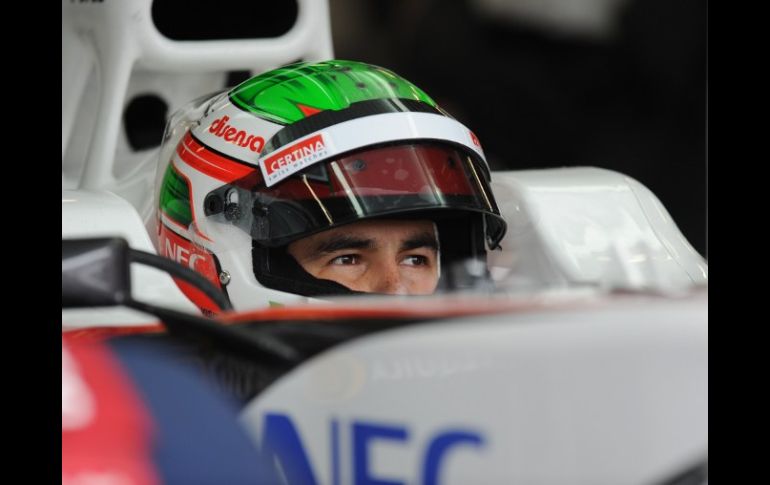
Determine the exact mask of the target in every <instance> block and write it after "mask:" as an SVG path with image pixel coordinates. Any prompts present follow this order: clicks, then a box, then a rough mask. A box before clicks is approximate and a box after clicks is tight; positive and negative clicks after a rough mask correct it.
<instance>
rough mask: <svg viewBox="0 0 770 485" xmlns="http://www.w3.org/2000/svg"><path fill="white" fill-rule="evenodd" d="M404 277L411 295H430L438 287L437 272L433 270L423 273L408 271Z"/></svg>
mask: <svg viewBox="0 0 770 485" xmlns="http://www.w3.org/2000/svg"><path fill="white" fill-rule="evenodd" d="M408 273H409V274H408V275H405V276H404V280H405V281H406V282H407V286H408V288H409V294H411V295H432V294H433V292H435V291H436V286H438V271H437V270H436V269H435V268H434V269H432V270H425V271H419V272H415V271H409V272H408Z"/></svg>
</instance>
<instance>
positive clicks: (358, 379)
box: [62, 1, 708, 485]
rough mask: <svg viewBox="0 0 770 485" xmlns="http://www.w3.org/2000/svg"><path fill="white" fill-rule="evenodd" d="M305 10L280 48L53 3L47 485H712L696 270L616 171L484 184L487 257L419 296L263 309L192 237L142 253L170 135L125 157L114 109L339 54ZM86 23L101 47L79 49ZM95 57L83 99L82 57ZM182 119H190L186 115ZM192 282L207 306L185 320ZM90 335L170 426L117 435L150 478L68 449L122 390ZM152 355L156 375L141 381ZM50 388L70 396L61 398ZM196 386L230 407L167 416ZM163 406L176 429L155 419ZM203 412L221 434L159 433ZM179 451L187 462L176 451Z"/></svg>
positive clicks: (132, 9)
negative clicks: (482, 266) (52, 450)
mask: <svg viewBox="0 0 770 485" xmlns="http://www.w3.org/2000/svg"><path fill="white" fill-rule="evenodd" d="M298 3H299V16H300V19H302V21H301V22H299V21H298V23H297V24H296V26H295V27H294V28H293V29H292V30H291V31H290V32H288V33H287V34H285V36H284V37H282V38H280V39H278V40H266V41H264V42H262V41H260V42H244V41H228V42H222V41H220V42H219V43H203V44H199V45H196V46H194V47H193V46H190V45H188V44H185V43H184V42H174V41H170V40H168V39H164V38H162V37H161V36H160V35H159V34H158V33H157V31H156V30H155V28H154V26H153V24H152V22H151V20H150V16H149V11H150V10H149V9H150V2H149V1H148V2H133V3H131V2H125V3H108V4H106V5H98V6H97V5H90V4H89V5H84V4H78V3H71V2H69V3H68V2H64V3H63V53H64V54H67V55H69V56H70V58H71V59H72V60H73V62H71V63H69V64H67V65H66V66H65V64H63V71H62V80H63V94H64V91H65V89H69V90H70V91H69V92H68V94H70V95H68V96H64V95H63V101H62V102H63V110H62V113H63V123H62V145H63V148H62V152H63V155H62V158H63V160H62V294H63V310H62V336H63V342H64V343H63V354H62V355H63V363H62V379H63V397H62V416H63V429H62V433H63V438H62V444H63V451H62V452H63V455H62V456H63V482H64V481H65V479H66V481H68V482H69V481H72V482H76V483H77V482H80V483H83V481H84V480H86V479H88V478H89V477H91V478H93V476H94V475H93V474H91V475H89V473H92V472H93V471H94V470H97V471H98V470H103V469H104V468H105V467H106V466H107V465H111V466H114V467H113V468H112V470H117V471H118V472H120V471H121V470H126V469H131V470H134V471H136V470H137V469H138V470H140V471H139V472H136V473H135V474H131V473H127V474H124V475H116V476H123V477H124V478H125V477H130V479H131V480H132V481H130V482H129V483H153V481H155V482H157V481H163V482H168V483H191V482H192V481H194V480H196V479H197V480H200V481H205V482H211V483H216V482H217V481H227V482H228V483H239V482H240V483H292V484H304V483H328V484H335V485H337V484H346V483H356V484H358V483H379V484H385V483H388V484H397V483H424V484H434V483H575V482H578V483H608V484H609V483H612V484H618V483H620V484H624V483H627V484H648V483H651V484H675V483H677V484H678V483H705V481H706V466H707V465H706V464H707V456H708V455H707V453H708V436H707V435H708V429H707V416H708V401H707V381H708V379H707V370H708V366H707V335H708V332H707V322H708V316H707V308H708V297H707V281H708V266H707V263H706V261H705V260H704V259H703V257H701V256H700V255H699V254H698V253H697V252H696V251H695V250H694V249H693V248H692V246H691V245H690V244H689V243H688V242H687V240H686V239H685V238H684V237H683V236H682V234H681V232H680V231H679V230H678V229H677V227H676V225H675V224H674V222H673V221H672V220H671V217H670V216H669V215H668V213H667V211H666V209H665V208H664V207H663V205H662V204H661V203H660V201H659V200H658V199H657V198H656V197H655V195H654V194H652V193H651V192H650V191H649V190H648V189H647V188H646V187H644V186H643V185H642V184H640V183H639V182H637V181H635V180H633V179H631V178H629V177H627V176H625V175H623V174H621V173H618V172H613V171H609V170H604V169H598V168H593V167H572V168H559V169H550V170H518V171H517V170H510V171H499V172H495V173H493V174H492V180H491V183H490V190H491V192H492V193H493V194H494V197H495V199H496V200H497V205H498V209H499V213H500V215H501V217H502V218H503V219H504V220H505V221H506V222H507V231H506V232H505V236H504V237H503V238H502V239H501V240H500V241H499V245H500V248H501V249H499V250H496V251H491V252H490V253H489V257H488V259H487V261H486V270H487V271H488V274H489V276H490V278H489V279H487V278H477V276H478V271H477V270H478V268H476V267H475V266H474V265H473V264H470V265H459V266H458V267H447V268H444V270H445V271H446V273H447V274H451V275H452V276H453V278H452V279H453V281H454V284H452V285H448V286H446V287H443V288H441V289H440V291H438V292H437V293H436V294H434V295H431V296H424V297H408V298H405V297H393V296H374V295H373V296H361V295H356V296H347V297H336V298H319V297H308V296H303V295H299V296H294V297H292V298H291V299H290V300H289V299H285V300H282V301H280V302H279V303H280V305H275V303H276V301H275V299H276V298H277V297H278V296H277V293H275V292H273V293H269V292H266V293H265V295H266V296H264V298H262V299H255V301H254V306H255V308H253V309H245V308H240V309H238V311H228V299H226V298H225V299H223V298H221V289H222V288H221V286H220V287H213V288H212V286H213V285H215V284H216V279H219V278H220V276H221V272H217V273H215V276H216V279H215V280H214V281H212V280H211V279H205V278H203V279H202V278H200V277H198V278H196V276H195V275H196V274H198V273H193V272H192V271H191V268H193V269H195V268H196V264H195V261H194V258H193V257H192V255H193V253H192V252H191V251H190V250H189V249H186V247H185V246H184V245H182V244H178V243H175V241H174V240H171V241H169V242H168V244H166V243H165V242H164V243H163V244H162V245H159V242H160V241H161V239H159V237H158V236H159V230H158V228H157V226H156V225H155V224H156V223H157V220H155V219H154V218H153V214H155V213H156V212H154V211H156V210H157V208H158V207H159V205H160V201H159V199H158V198H159V192H158V191H157V187H158V186H159V185H160V184H161V181H162V179H163V177H164V176H165V174H166V173H167V171H168V163H169V160H170V156H169V153H168V152H165V151H164V148H166V147H170V148H172V149H173V148H175V147H176V146H177V145H176V144H175V143H171V144H169V145H163V147H161V149H160V152H161V155H160V156H159V155H158V152H157V151H154V150H153V151H151V152H132V151H131V150H129V149H128V147H127V144H126V143H125V138H124V137H125V134H124V132H123V131H122V130H121V129H120V127H121V121H120V113H121V109H122V102H123V100H124V99H126V96H127V95H128V94H131V93H137V92H141V91H142V90H144V89H147V87H148V86H155V87H158V86H160V88H159V89H160V91H161V92H164V93H166V94H167V95H168V98H169V99H172V100H178V102H176V103H175V104H176V105H177V106H182V105H183V104H184V103H185V102H187V101H188V100H189V99H194V98H196V97H198V96H201V95H203V94H205V92H207V91H213V90H214V85H217V86H216V88H217V89H218V88H220V87H221V86H219V85H218V84H219V82H220V81H221V75H218V74H217V75H215V74H213V73H212V74H211V75H210V76H201V77H200V78H197V80H196V81H192V80H191V78H190V77H189V76H181V75H179V71H180V70H185V69H192V67H193V66H194V67H195V68H196V69H203V68H206V69H210V70H211V71H212V72H213V71H215V70H219V69H224V68H235V67H243V65H244V64H246V65H248V66H249V67H250V68H252V69H254V70H255V71H257V72H262V71H265V70H267V69H268V68H271V67H276V66H277V65H280V64H284V63H288V62H290V61H292V60H294V59H295V58H296V57H298V55H299V54H300V53H301V54H302V57H304V58H306V59H317V60H320V59H330V58H332V57H333V55H332V52H331V43H330V40H329V39H330V38H329V28H330V27H329V24H328V12H326V10H325V9H326V5H325V4H324V2H312V1H301V2H298ZM126 18H130V19H132V22H131V23H129V24H127V25H126V26H125V27H126V28H125V29H123V30H119V31H116V30H115V29H114V28H113V27H114V25H116V23H115V21H116V20H120V19H126ZM310 19H314V20H313V21H310ZM121 25H124V24H121ZM84 29H90V30H88V31H89V32H92V34H93V38H94V39H95V42H96V44H95V45H97V46H100V47H101V46H107V47H109V48H108V49H106V51H101V50H99V49H97V50H96V52H97V54H94V53H93V52H91V51H89V50H88V49H90V48H91V47H93V45H92V44H89V42H88V40H84V37H83V36H82V35H80V33H82V32H83V30H84ZM86 39H87V38H86ZM97 58H98V59H99V61H100V62H101V64H98V66H99V69H102V76H101V78H102V82H103V84H102V85H101V98H100V99H99V100H98V102H95V100H94V99H92V98H89V97H88V96H87V95H86V94H85V93H87V92H88V89H87V88H88V86H90V83H92V82H94V81H93V79H91V78H89V76H88V72H89V71H88V69H83V68H82V67H83V66H85V65H88V63H89V62H94V61H95V59H97ZM134 62H136V65H137V66H138V67H140V69H136V70H132V66H134ZM215 81H216V82H215ZM207 99H208V98H207ZM188 106H189V105H188ZM193 106H195V102H193ZM305 111H307V113H306V114H310V115H312V114H315V113H313V112H312V110H310V111H308V110H307V107H306V109H305ZM180 113H182V114H181V119H182V122H183V123H182V124H184V121H185V120H186V119H188V118H186V116H188V114H189V113H190V111H182V112H180ZM172 118H173V117H172ZM217 119H221V118H217ZM179 120H180V117H179V116H177V117H176V119H175V120H174V119H172V123H171V124H170V126H174V122H178V121H179ZM188 128H189V127H188ZM215 131H216V130H215ZM186 132H187V131H184V132H183V133H182V134H184V133H186ZM167 133H171V131H169V132H167ZM470 133H471V134H472V132H470ZM232 134H233V135H234V134H235V132H233V133H232ZM311 135H312V134H311ZM167 138H168V137H167ZM179 138H180V135H179V134H174V140H178V139H179ZM253 140H254V138H252V141H253ZM242 141H244V142H245V141H246V138H245V136H244V139H243V140H242ZM265 141H266V142H267V141H268V140H267V139H266V140H265ZM468 143H469V145H473V144H474V143H475V142H474V141H473V137H470V138H468ZM246 145H248V143H246ZM241 148H243V147H241ZM261 148H264V146H263V147H261ZM479 148H480V145H479ZM86 149H87V150H88V151H87V154H86ZM172 151H173V150H172ZM191 227H192V226H191ZM194 229H195V227H192V229H191V230H193V232H194ZM172 232H173V231H172ZM181 234H182V233H181V232H173V234H172V235H171V236H169V237H168V238H167V239H173V238H174V237H175V236H174V235H176V236H177V237H179V236H181ZM158 253H162V254H164V255H165V256H166V257H165V258H160V257H159V256H158ZM148 266H149V267H148ZM222 281H227V279H226V278H223V279H222ZM490 283H491V286H490ZM224 284H225V283H223V285H224ZM191 287H192V289H194V290H195V291H198V292H200V293H202V294H205V295H208V296H209V299H210V300H211V304H212V305H213V306H214V307H215V310H217V311H214V312H210V313H209V314H218V315H215V316H213V317H211V316H206V315H202V314H201V313H200V311H199V308H198V306H199V305H196V304H195V303H193V302H192V301H191V300H190V299H189V298H188V295H189V293H190V291H189V290H190V288H191ZM180 288H182V289H184V288H186V291H182V289H180ZM260 298H261V297H260ZM103 342H107V345H108V346H109V347H110V348H112V349H113V352H114V353H116V354H117V356H118V357H119V359H118V361H119V363H118V364H115V363H114V362H113V364H110V365H112V367H111V369H113V370H116V373H117V374H120V372H119V371H120V370H121V369H122V370H123V371H124V372H123V373H124V376H123V377H122V378H121V379H123V381H122V382H124V383H126V382H128V385H127V387H131V386H134V387H135V388H136V390H137V393H136V396H135V397H133V398H130V399H133V401H131V402H133V403H136V402H137V401H141V400H142V399H145V400H146V401H147V402H148V405H147V407H148V408H150V409H152V410H154V411H157V410H159V409H169V408H171V409H175V410H178V413H176V414H178V415H176V416H174V414H175V413H173V412H172V413H170V414H171V415H169V414H168V413H167V414H162V413H158V412H156V413H154V415H153V417H152V419H153V420H154V422H155V423H157V426H156V429H160V430H170V431H168V434H164V432H160V433H159V434H158V435H157V436H156V437H155V438H152V437H151V435H147V434H142V433H143V432H142V431H141V429H140V428H141V427H139V428H137V429H139V431H138V436H139V437H138V438H137V435H134V436H131V435H125V434H117V435H115V439H114V441H113V442H112V446H114V448H115V450H116V454H121V453H125V452H126V451H127V450H128V451H131V450H133V451H136V450H137V446H136V444H137V443H138V442H139V443H141V444H142V445H143V446H145V447H147V449H149V450H151V451H147V450H145V451H144V453H145V455H153V457H154V463H155V466H156V467H157V470H156V472H155V473H152V472H148V471H147V470H149V469H151V468H152V465H151V464H148V463H149V462H148V461H146V462H142V463H143V464H140V465H137V461H135V460H133V459H128V460H125V461H120V460H117V461H109V460H107V458H105V456H108V457H115V456H116V454H110V453H104V454H103V455H100V454H96V453H94V450H95V449H98V448H99V447H101V446H104V443H105V441H104V440H72V439H70V438H71V437H72V436H73V435H72V434H69V433H73V432H78V431H80V432H86V431H88V430H90V429H92V428H90V427H91V426H96V425H97V424H101V423H104V421H98V420H96V418H94V416H102V417H103V416H104V415H100V414H98V413H97V414H93V413H89V409H93V406H96V408H97V409H100V406H102V407H101V409H104V407H103V406H107V407H109V406H113V405H114V404H110V403H113V402H115V401H116V400H117V401H120V399H116V398H122V397H123V396H126V395H129V394H131V393H130V392H127V391H126V390H125V389H126V387H120V386H118V387H117V388H116V387H115V386H113V387H109V386H108V385H107V384H110V383H112V384H114V383H115V382H116V379H117V378H111V377H109V376H107V377H106V378H105V379H102V380H99V379H95V378H93V376H90V375H87V374H88V373H89V372H91V371H93V370H94V368H95V367H94V366H97V365H98V364H94V362H104V361H105V360H104V358H105V356H104V353H103V352H102V353H101V354H99V351H98V350H96V351H94V350H93V349H91V348H90V345H104V344H103ZM80 346H84V347H83V348H81V347H80ZM70 349H71V350H70ZM102 350H103V349H102ZM94 352H95V353H96V354H98V355H97V357H93V355H94V354H93V353H94ZM131 352H135V355H133V357H132V356H131V355H130V354H131ZM89 353H91V354H90V355H91V357H88V355H89ZM70 355H75V356H76V357H74V359H73V358H72V357H70ZM82 355H86V357H82ZM127 355H128V357H127ZM157 355H160V356H161V357H157ZM99 359H102V360H99ZM73 360H74V361H76V362H77V365H73V364H72V362H73ZM145 361H146V362H147V363H148V364H147V365H150V366H151V367H152V368H151V369H149V370H147V371H146V372H145V373H144V374H141V373H140V372H139V371H137V369H138V367H136V366H141V365H142V363H143V362H145ZM170 368H175V369H177V368H182V369H184V372H183V373H186V375H187V377H183V376H180V374H179V373H174V372H165V370H168V369H170ZM78 376H80V377H78ZM97 377H98V376H97ZM186 379H187V380H186ZM203 379H208V380H209V383H213V387H205V384H204V383H201V382H199V381H201V380H203ZM65 382H66V383H67V384H68V386H67V387H66V388H67V389H69V390H73V389H74V391H72V393H69V394H67V395H66V396H65V385H64V384H65ZM183 384H189V386H188V387H187V388H185V387H184V386H183ZM153 385H154V386H155V387H154V388H153V387H150V386H153ZM189 388H197V389H198V390H197V391H195V390H193V391H190V392H189V393H188V392H187V391H185V389H189ZM201 389H203V390H201ZM159 391H170V392H166V393H160V392H159ZM196 392H197V394H196ZM201 392H202V393H203V394H205V395H207V396H208V397H210V398H211V399H212V400H220V401H225V402H227V403H229V404H228V405H229V406H230V408H229V411H222V409H224V408H226V407H227V406H224V407H223V405H222V404H221V402H220V404H218V405H215V404H212V405H211V406H210V407H208V408H206V409H202V410H200V412H199V414H196V415H194V416H193V415H192V414H190V416H191V419H188V420H186V421H185V420H184V419H179V418H183V417H184V415H185V413H187V412H190V411H189V410H190V409H192V408H191V406H190V405H191V403H193V402H195V401H197V400H199V399H203V398H201V397H200V396H201ZM73 396H76V398H73ZM87 396H91V397H90V398H89V397H87ZM137 396H139V397H137ZM155 396H158V397H155ZM65 397H66V399H65ZM127 399H129V398H127ZM89 403H90V404H89ZM103 403H107V404H103ZM163 405H165V407H163ZM89 406H91V408H89ZM217 406H220V407H219V408H217ZM215 408H216V409H219V411H215ZM227 413H230V414H231V415H228V414H227ZM232 414H237V423H236V422H235V421H233V419H232V418H233V416H232ZM65 415H66V417H67V421H66V423H65ZM89 416H90V418H89ZM129 416H133V418H131V419H138V420H139V421H141V419H145V420H146V419H148V418H146V417H145V418H136V416H135V415H131V414H130V413H129ZM173 418H177V420H176V421H173V422H175V423H177V426H178V427H176V428H173V427H163V426H162V425H163V424H164V423H166V424H167V423H170V422H172V419H173ZM107 419H108V424H109V415H108V418H107ZM116 419H120V418H116ZM208 420H211V423H223V424H222V428H221V430H224V429H226V430H228V431H229V432H230V434H229V435H227V436H225V435H226V433H222V435H221V436H220V435H217V437H214V435H213V434H207V433H203V435H202V436H201V434H195V433H190V435H189V437H188V438H186V439H182V440H178V441H177V442H171V441H168V440H165V441H164V440H163V439H159V438H158V436H161V437H164V436H171V437H174V436H182V435H181V434H179V433H180V431H179V430H180V429H181V430H190V429H194V428H195V427H196V426H199V424H196V423H203V422H208ZM114 423H115V422H112V424H114ZM129 423H134V421H131V420H129ZM184 436H187V435H184ZM137 440H138V441H137ZM207 440H210V442H207ZM107 441H109V440H107ZM193 444H194V445H196V446H197V447H196V448H195V449H196V450H198V451H196V452H194V453H187V454H185V453H177V454H175V453H174V452H175V451H179V450H182V449H184V447H185V446H189V445H193ZM223 450H224V451H226V452H225V453H218V454H216V456H217V457H218V461H216V462H215V461H211V462H205V461H201V462H200V463H210V466H209V467H195V466H193V465H194V464H195V463H192V462H191V461H194V460H195V459H196V458H195V457H196V456H199V457H201V456H205V455H206V454H207V453H211V452H213V451H219V452H221V451H223ZM140 451H141V450H140ZM195 453H198V454H197V455H196V454H195ZM129 454H130V453H129ZM139 454H140V455H141V453H139ZM133 456H136V455H133ZM72 457H76V459H74V460H73V459H72ZM250 457H253V461H250ZM161 458H164V460H165V461H164V460H162V459H161ZM228 458H229V461H228ZM104 460H107V461H104ZM70 466H71V467H70ZM126 467H128V468H126ZM131 467H134V468H131ZM136 467H138V468H136ZM202 469H204V470H205V473H207V474H204V471H200V470H202ZM125 479H126V480H128V479H129V478H125Z"/></svg>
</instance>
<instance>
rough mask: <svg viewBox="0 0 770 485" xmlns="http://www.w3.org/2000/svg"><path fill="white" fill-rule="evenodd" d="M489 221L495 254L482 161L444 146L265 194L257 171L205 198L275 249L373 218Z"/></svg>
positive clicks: (373, 156) (399, 148) (378, 153)
mask: <svg viewBox="0 0 770 485" xmlns="http://www.w3.org/2000/svg"><path fill="white" fill-rule="evenodd" d="M456 210H462V211H471V212H478V213H483V214H486V216H487V217H486V218H485V219H486V233H487V239H488V242H489V244H490V246H492V247H494V246H496V245H497V243H498V242H499V241H500V239H502V236H503V234H504V232H505V223H504V222H503V220H502V219H501V218H500V212H499V210H498V208H497V205H496V203H495V200H494V198H493V196H492V191H491V190H490V188H489V183H488V174H487V172H486V168H485V167H484V165H483V163H482V162H480V161H479V160H478V159H477V158H476V156H475V155H472V154H469V153H468V152H467V151H466V150H463V149H461V148H458V147H455V146H452V145H446V144H438V143H435V144H433V143H409V144H403V143H401V144H399V145H386V146H379V147H375V148H371V147H370V148H366V149H364V150H359V151H356V152H351V153H348V154H345V155H344V156H342V157H338V158H336V159H334V160H327V161H324V162H319V163H317V164H315V165H312V166H310V167H308V168H306V169H304V170H302V171H300V172H298V173H296V174H294V175H292V176H291V177H289V178H287V179H285V180H283V181H281V182H280V183H278V184H276V185H274V186H272V187H266V186H265V184H264V182H263V181H262V177H261V175H260V174H259V172H258V171H255V172H254V173H252V174H250V175H248V176H246V177H244V178H242V179H240V180H237V181H235V182H233V183H231V184H228V185H226V186H223V187H220V188H218V189H216V190H214V191H212V192H211V193H209V194H208V195H207V197H206V201H205V213H206V215H207V217H212V218H214V219H215V220H216V221H218V222H222V223H230V224H235V225H236V226H238V227H240V228H241V229H243V230H244V231H246V232H248V233H249V234H250V235H251V237H252V238H253V239H255V240H256V241H257V242H259V243H260V244H262V245H265V246H268V247H277V246H282V245H285V244H288V243H289V242H292V241H294V240H296V239H299V238H301V237H305V236H307V235H310V234H313V233H316V232H319V231H323V230H326V229H329V228H332V227H336V226H340V225H343V224H348V223H351V222H355V221H358V220H361V219H367V218H373V217H398V216H403V217H412V216H413V215H417V214H416V213H418V212H425V211H435V212H434V214H435V217H442V215H443V214H446V215H451V213H452V211H456Z"/></svg>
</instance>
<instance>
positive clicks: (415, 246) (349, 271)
mask: <svg viewBox="0 0 770 485" xmlns="http://www.w3.org/2000/svg"><path fill="white" fill-rule="evenodd" d="M288 251H289V254H291V255H292V256H293V257H294V259H296V260H297V262H298V263H299V264H300V265H301V266H302V267H303V268H304V269H305V271H307V272H308V273H310V274H311V275H313V276H315V277H316V278H322V279H327V280H332V281H336V282H337V283H340V284H341V285H344V286H346V287H348V288H350V289H351V290H356V291H364V292H369V293H389V294H394V295H429V294H431V293H433V291H434V290H435V289H436V285H437V284H438V277H439V271H438V269H439V266H438V264H439V263H438V254H437V253H438V241H437V239H436V232H435V230H434V225H433V223H432V222H431V221H427V220H421V221H408V220H403V221H402V220H371V221H362V222H356V223H353V224H348V225H345V226H342V227H337V228H334V229H329V230H328V231H324V232H321V233H318V234H314V235H312V236H308V237H306V238H304V239H300V240H299V241H295V242H293V243H291V244H290V245H289V247H288Z"/></svg>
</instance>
